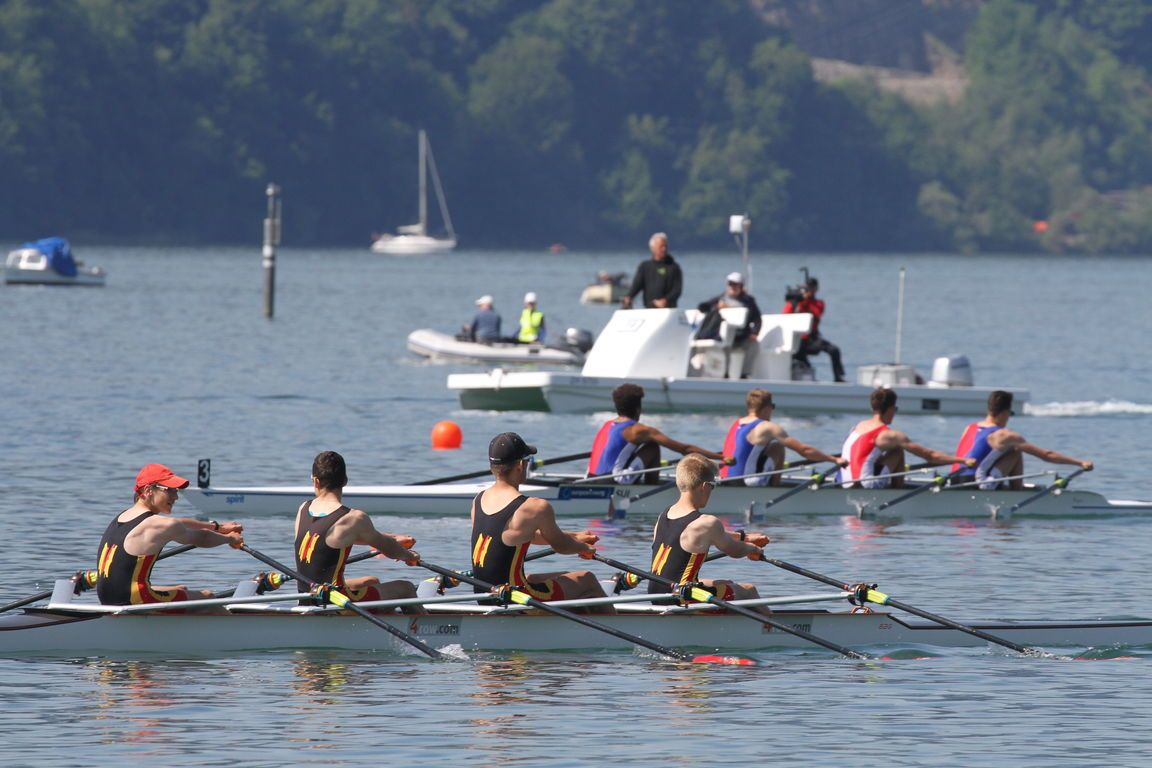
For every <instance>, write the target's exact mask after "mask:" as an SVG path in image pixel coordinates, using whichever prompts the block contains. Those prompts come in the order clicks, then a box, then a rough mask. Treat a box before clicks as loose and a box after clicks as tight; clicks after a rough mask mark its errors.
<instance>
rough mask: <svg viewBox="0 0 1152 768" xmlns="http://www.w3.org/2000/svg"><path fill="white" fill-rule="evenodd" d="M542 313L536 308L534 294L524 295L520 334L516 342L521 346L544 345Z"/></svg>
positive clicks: (532, 292)
mask: <svg viewBox="0 0 1152 768" xmlns="http://www.w3.org/2000/svg"><path fill="white" fill-rule="evenodd" d="M544 333H545V330H544V313H543V312H541V311H540V310H538V309H537V308H536V292H535V291H528V293H526V294H524V309H523V310H522V311H521V312H520V333H519V334H518V335H517V336H516V341H518V342H519V343H521V344H543V343H544Z"/></svg>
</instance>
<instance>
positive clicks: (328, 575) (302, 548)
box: [295, 451, 426, 613]
mask: <svg viewBox="0 0 1152 768" xmlns="http://www.w3.org/2000/svg"><path fill="white" fill-rule="evenodd" d="M347 484H348V470H347V465H346V464H345V463H344V457H343V456H341V455H340V454H338V453H336V452H335V451H323V452H321V453H319V454H317V455H316V458H315V459H314V460H313V461H312V489H313V492H314V493H315V494H316V496H315V498H313V499H312V500H311V501H306V502H304V503H303V504H301V505H300V509H299V510H297V512H296V544H295V546H296V570H297V571H298V572H299V573H300V575H301V576H304V577H305V578H306V579H308V581H310V582H312V583H313V584H331V585H332V586H334V587H335V588H336V589H338V590H339V591H340V592H342V593H343V594H345V595H346V596H347V597H349V598H351V599H352V600H353V601H356V602H360V601H371V600H402V599H404V598H409V597H416V587H415V586H413V585H412V582H410V581H405V580H403V579H396V580H394V581H388V582H383V583H381V581H380V579H379V578H377V577H375V576H357V577H355V578H351V579H347V578H345V577H344V564H345V563H346V562H347V561H348V553H349V552H350V551H351V550H352V547H353V546H354V545H356V544H363V545H365V546H369V547H372V548H373V549H375V550H377V551H378V552H380V554H382V555H384V556H385V557H390V558H392V559H393V560H399V561H401V562H404V563H407V564H408V565H416V564H417V563H419V562H420V555H419V554H418V553H416V552H413V551H412V550H411V547H412V545H413V544H415V543H416V540H415V539H413V538H412V537H411V536H396V535H393V534H390V533H381V532H380V531H378V530H376V526H374V525H373V524H372V518H370V517H369V516H368V515H367V513H365V512H363V511H362V510H359V509H350V508H349V507H347V506H345V504H344V486H346V485H347ZM401 610H402V611H403V612H404V613H425V612H426V611H425V610H424V608H423V607H422V606H405V607H404V608H402V609H401Z"/></svg>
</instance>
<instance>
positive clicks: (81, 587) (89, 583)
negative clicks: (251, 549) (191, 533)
mask: <svg viewBox="0 0 1152 768" xmlns="http://www.w3.org/2000/svg"><path fill="white" fill-rule="evenodd" d="M190 549H196V547H195V546H194V545H192V544H184V545H183V546H179V547H174V548H172V549H170V550H168V551H167V552H161V553H160V554H159V555H157V556H156V559H157V560H163V559H164V558H166V557H172V556H173V555H179V554H182V553H184V552H187V551H188V550H190ZM72 579H73V581H74V582H75V584H76V587H75V589H74V592H75V594H77V595H78V594H80V593H81V592H86V591H87V590H89V589H92V588H93V587H95V586H96V571H77V572H76V573H75V574H74V575H73V576H72ZM52 592H53V590H51V589H46V590H44V591H43V592H37V593H36V594H34V595H32V596H31V597H25V598H23V599H22V600H17V601H15V602H12V603H8V605H4V606H0V613H5V612H7V611H14V610H16V609H17V608H23V607H24V606H26V605H31V604H32V603H35V602H38V601H40V600H47V599H48V598H49V597H52Z"/></svg>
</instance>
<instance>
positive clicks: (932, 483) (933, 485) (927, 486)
mask: <svg viewBox="0 0 1152 768" xmlns="http://www.w3.org/2000/svg"><path fill="white" fill-rule="evenodd" d="M966 469H969V467H961V468H960V469H958V470H956V471H955V472H949V473H948V474H946V475H937V476H936V477H934V478H932V479H931V480H929V481H928V482H926V483H924V485H922V486H920V487H919V488H916V489H914V490H911V491H908V493H902V494H900V495H899V496H897V497H896V498H894V499H888V501H886V502H884V503H883V504H881V505H880V506H878V507H876V511H877V512H880V511H882V510H885V509H888V507H891V506H895V505H896V504H899V503H900V502H902V501H907V500H908V499H911V498H913V497H915V496H919V495H920V494H922V493H925V492H926V491H931V490H933V489H936V490H939V489H940V488H943V487H944V486H945V484H947V482H948V481H949V480H951V479H952V478H954V477H959V476H960V475H961V473H963V472H964V470H966Z"/></svg>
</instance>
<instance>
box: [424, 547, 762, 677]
mask: <svg viewBox="0 0 1152 768" xmlns="http://www.w3.org/2000/svg"><path fill="white" fill-rule="evenodd" d="M420 565H422V566H423V567H425V568H427V569H428V570H430V571H432V572H433V573H439V574H440V575H441V576H447V577H448V578H451V579H458V580H460V581H463V582H465V583H466V584H471V585H472V586H474V587H479V588H480V589H487V590H493V591H495V590H498V589H499V590H502V591H503V592H504V595H498V596H501V597H504V596H505V595H506V597H505V599H507V600H509V601H511V602H513V603H518V604H520V605H526V606H528V607H530V608H537V609H539V610H541V611H545V612H546V613H551V614H555V615H556V616H560V617H562V618H565V619H568V620H569V621H574V622H576V623H577V624H583V625H584V626H586V627H590V628H591V629H595V630H599V631H600V632H604V633H606V634H609V635H612V636H613V637H618V638H620V639H621V640H624V641H626V642H629V643H632V644H633V645H639V646H641V647H643V648H647V649H648V650H650V651H655V652H656V653H658V654H660V655H661V656H668V657H670V658H673V659H679V660H680V661H693V662H700V663H710V664H741V665H754V664H755V663H756V662H755V661H753V660H752V659H745V658H742V657H740V656H713V655H705V656H692V655H690V654H687V653H684V652H683V651H678V650H675V649H673V648H665V647H664V646H662V645H659V644H657V643H653V642H652V641H650V640H645V639H644V638H642V637H637V636H636V635H633V634H630V633H628V632H624V631H623V630H619V629H616V628H615V627H610V626H608V625H607V624H603V623H601V622H599V621H595V620H593V619H589V618H588V617H586V616H579V615H577V614H575V613H572V612H571V611H566V610H564V609H563V608H557V607H556V606H554V605H549V604H548V603H546V602H544V601H542V600H537V599H536V598H534V597H532V596H531V595H529V594H528V593H527V592H522V591H521V590H519V589H517V588H515V587H512V586H508V585H505V586H504V587H496V586H495V585H493V584H489V583H488V582H486V581H481V580H480V579H477V578H476V577H475V576H466V575H464V574H463V573H457V572H455V571H450V570H448V569H447V568H443V567H441V566H439V565H435V564H433V563H429V562H426V561H424V560H421V561H420Z"/></svg>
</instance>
